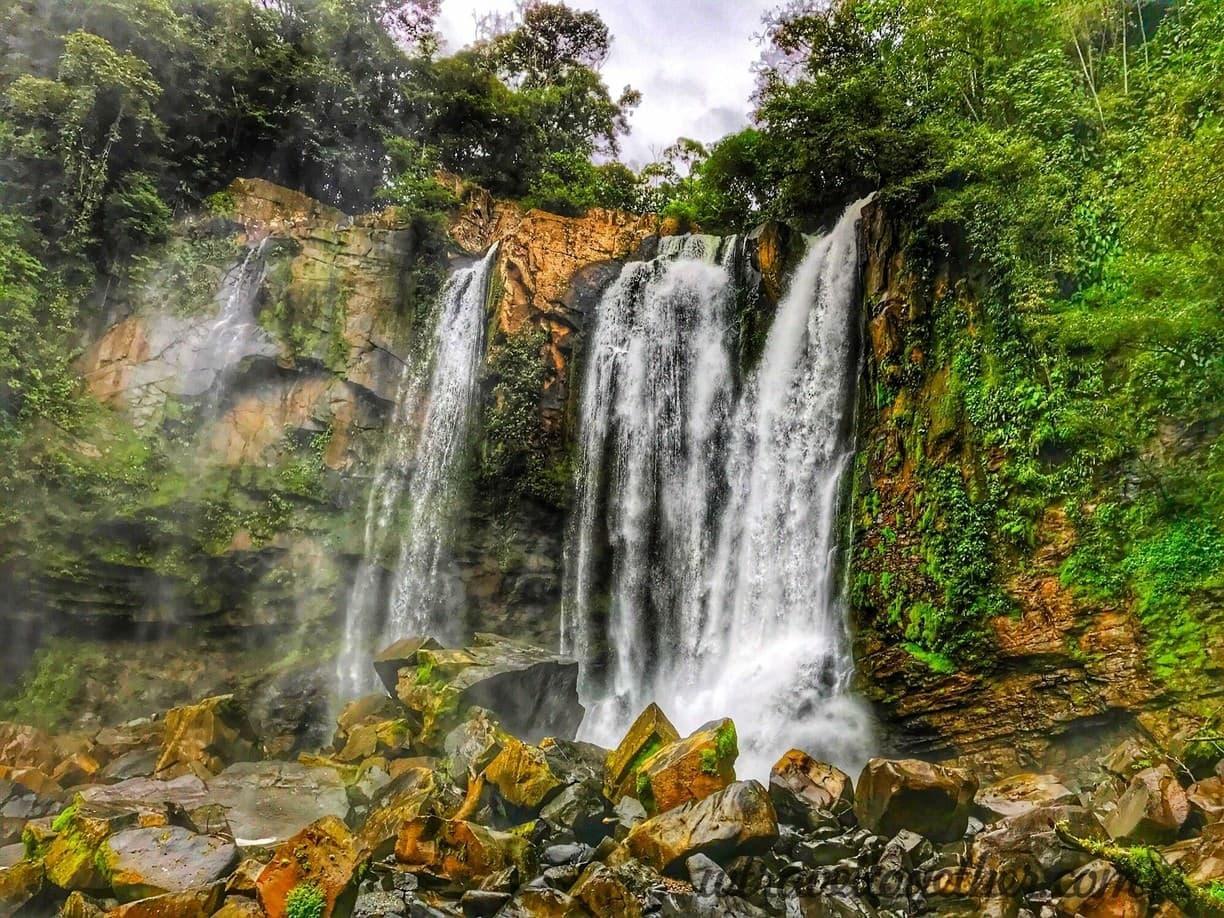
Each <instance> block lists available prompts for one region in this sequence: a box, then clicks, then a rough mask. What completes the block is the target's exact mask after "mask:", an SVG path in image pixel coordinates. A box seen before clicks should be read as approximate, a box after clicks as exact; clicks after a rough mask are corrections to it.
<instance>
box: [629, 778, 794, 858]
mask: <svg viewBox="0 0 1224 918" xmlns="http://www.w3.org/2000/svg"><path fill="white" fill-rule="evenodd" d="M777 839H778V818H777V815H776V814H775V813H774V808H773V804H772V803H771V802H770V799H769V792H768V791H766V790H765V788H764V787H763V786H762V785H761V784H760V783H758V782H756V781H740V782H737V783H735V784H732V785H731V786H730V787H727V788H725V789H724V790H721V791H719V792H717V793H715V794H711V795H710V796H709V797H706V798H704V799H702V800H696V801H693V802H692V803H686V804H684V805H682V806H679V807H676V808H675V809H673V810H668V811H667V812H666V813H660V814H659V815H658V816H655V817H653V818H652V819H647V820H646V821H644V822H641V823H638V824H637V825H636V826H634V827H633V829H631V830H630V832H629V834H628V835H627V836H626V837H625V840H624V842H623V844H622V847H621V856H622V857H623V856H625V855H627V856H629V857H633V858H637V859H638V860H640V861H642V862H643V863H644V864H647V865H649V866H650V867H653V868H654V869H655V870H658V871H659V872H661V873H670V874H672V875H674V876H683V875H684V872H685V862H686V861H687V860H688V858H690V857H692V856H693V855H694V854H704V855H706V856H707V857H709V858H711V859H712V860H714V861H716V862H721V861H724V860H726V859H728V858H732V857H735V856H736V855H739V854H753V853H756V852H759V851H764V850H766V849H768V848H769V847H770V846H771V845H772V844H773V843H774V842H775V841H777Z"/></svg>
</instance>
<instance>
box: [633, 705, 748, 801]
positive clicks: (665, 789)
mask: <svg viewBox="0 0 1224 918" xmlns="http://www.w3.org/2000/svg"><path fill="white" fill-rule="evenodd" d="M738 756H739V745H738V738H737V737H736V734H735V724H733V723H732V722H731V721H730V720H728V719H723V720H716V721H711V722H710V723H708V724H705V725H704V726H702V727H700V728H699V729H697V730H695V731H693V733H691V734H690V735H689V736H687V737H685V738H684V739H682V740H676V741H675V742H672V743H668V744H667V745H665V746H663V748H661V749H659V750H658V751H657V752H655V753H654V754H653V755H651V756H649V757H648V758H647V759H646V760H645V761H643V762H642V764H641V765H640V766H639V768H638V769H637V773H636V775H635V777H634V791H633V794H634V796H636V797H637V798H638V799H639V800H641V802H642V805H643V806H644V807H646V811H647V812H648V813H650V814H652V815H653V814H655V813H665V812H667V811H668V810H671V809H675V808H676V807H678V806H680V805H681V804H685V803H689V802H691V801H693V800H701V799H703V798H705V797H708V796H710V794H713V793H716V792H718V791H720V790H722V789H723V788H725V787H727V786H729V785H731V784H733V783H734V782H735V760H736V758H737V757H738Z"/></svg>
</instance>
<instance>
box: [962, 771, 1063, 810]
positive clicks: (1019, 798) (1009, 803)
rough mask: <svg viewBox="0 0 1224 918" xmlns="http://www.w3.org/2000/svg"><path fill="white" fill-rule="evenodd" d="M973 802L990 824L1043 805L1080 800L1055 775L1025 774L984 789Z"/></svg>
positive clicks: (1059, 804) (1058, 804)
mask: <svg viewBox="0 0 1224 918" xmlns="http://www.w3.org/2000/svg"><path fill="white" fill-rule="evenodd" d="M973 802H974V803H975V804H976V805H977V807H978V809H979V810H980V811H982V812H983V813H984V814H985V815H986V817H987V818H988V820H989V821H991V822H993V821H994V820H996V819H1006V818H1007V817H1009V816H1019V815H1021V814H1022V813H1027V812H1029V811H1030V810H1035V809H1037V808H1038V807H1042V806H1063V805H1068V806H1070V805H1074V804H1077V803H1079V797H1078V796H1076V794H1075V792H1074V791H1072V790H1071V789H1070V788H1068V787H1067V786H1066V785H1064V784H1063V783H1062V782H1061V781H1059V780H1058V778H1056V777H1055V776H1054V775H1037V774H1028V773H1025V774H1018V775H1013V776H1011V777H1010V778H1006V779H1004V780H1002V781H998V782H996V783H994V784H990V785H988V786H986V787H983V788H982V789H981V790H979V791H978V793H977V796H976V797H974V799H973Z"/></svg>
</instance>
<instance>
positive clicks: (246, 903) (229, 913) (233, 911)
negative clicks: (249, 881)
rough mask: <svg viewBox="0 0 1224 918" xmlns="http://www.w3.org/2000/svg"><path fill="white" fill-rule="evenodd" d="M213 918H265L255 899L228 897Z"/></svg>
mask: <svg viewBox="0 0 1224 918" xmlns="http://www.w3.org/2000/svg"><path fill="white" fill-rule="evenodd" d="M212 918H264V910H263V909H262V908H260V907H259V903H258V902H256V901H255V900H254V899H248V898H246V897H245V896H228V897H227V898H226V900H225V902H224V903H222V905H221V907H220V908H219V909H217V910H216V911H215V912H213V915H212Z"/></svg>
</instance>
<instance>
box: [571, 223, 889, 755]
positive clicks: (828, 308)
mask: <svg viewBox="0 0 1224 918" xmlns="http://www.w3.org/2000/svg"><path fill="white" fill-rule="evenodd" d="M861 207H862V203H861V202H860V204H857V205H854V206H852V207H851V208H850V209H849V210H848V211H847V212H846V213H845V215H844V216H843V217H842V218H841V220H840V221H839V222H838V224H837V226H836V227H835V228H834V229H833V231H832V232H830V233H829V234H828V235H826V236H823V237H820V238H819V239H816V240H814V241H813V242H812V243H811V245H810V247H809V250H808V252H807V254H806V256H805V258H804V259H803V262H802V264H801V265H800V266H799V268H798V270H797V271H796V273H795V276H794V277H793V278H792V280H791V284H790V290H789V292H788V293H787V295H786V296H785V298H784V299H783V301H782V302H781V303H780V304H779V306H778V310H777V314H776V316H775V318H774V322H773V325H772V328H771V329H770V332H769V336H768V339H767V341H766V344H765V349H764V353H763V355H762V356H761V358H760V362H759V364H758V365H757V367H756V369H755V371H754V372H753V373H752V374H751V375H750V376H749V378H748V379H747V380H745V381H744V382H743V384H742V385H741V386H740V387H738V389H737V387H736V384H735V379H734V373H733V369H732V367H733V363H732V359H731V352H730V347H729V343H730V337H731V332H732V329H731V328H730V325H729V323H730V320H731V314H730V311H731V305H732V296H733V285H732V279H731V276H730V274H729V273H728V271H727V269H726V268H725V267H724V266H723V264H721V263H720V260H719V258H718V257H717V254H718V253H719V252H722V253H723V255H724V257H723V261H726V258H727V257H728V253H731V252H734V250H735V241H734V240H728V241H726V242H723V243H720V242H719V240H717V239H714V238H713V237H687V238H685V239H682V240H664V243H665V245H664V246H662V247H661V250H660V254H659V257H658V258H657V259H656V260H654V261H652V262H648V263H636V264H630V265H627V266H626V267H625V269H624V271H623V272H622V274H621V276H620V278H619V279H618V280H617V281H616V282H615V283H614V284H613V286H612V287H611V288H609V290H608V291H607V293H606V294H605V295H604V298H603V301H602V303H601V305H600V310H599V324H598V327H597V329H596V331H595V335H594V338H593V340H592V342H591V345H590V350H589V352H588V353H589V358H588V360H587V370H586V372H587V376H586V380H585V386H584V391H583V402H582V417H581V425H582V427H581V437H580V461H579V470H578V486H577V488H578V493H577V504H576V511H575V512H576V516H575V519H574V521H573V527H572V531H571V535H570V539H569V544H568V550H567V579H566V590H565V599H564V606H563V631H564V634H565V638H564V642H565V649H566V650H567V651H569V652H571V653H573V654H575V655H576V656H577V657H578V658H579V659H580V660H582V661H583V662H584V678H583V694H584V696H585V697H584V702H585V703H586V704H587V706H588V715H587V719H586V721H585V722H584V724H583V735H584V737H585V738H587V739H590V740H593V741H595V742H599V743H602V744H604V745H614V744H615V743H616V742H617V741H618V740H619V738H620V737H621V735H623V732H624V730H625V728H626V727H627V726H628V724H629V723H630V722H631V721H632V719H633V717H635V716H636V715H637V713H638V712H639V711H640V710H641V709H642V708H643V707H644V706H645V705H646V704H648V703H649V702H650V701H657V702H659V704H660V705H661V706H662V707H663V709H664V710H665V712H666V713H667V714H668V715H669V717H671V718H672V719H673V721H674V722H675V723H676V726H677V727H678V728H680V729H681V730H682V731H685V730H689V729H692V728H695V727H696V726H698V725H700V724H701V723H703V722H705V721H707V720H710V719H713V718H715V717H722V716H731V717H733V718H734V720H735V722H736V725H737V728H738V730H739V734H740V750H741V757H740V767H739V771H740V773H741V774H745V775H753V776H758V777H760V776H763V775H764V774H765V773H767V772H768V769H769V766H770V765H771V764H772V763H773V761H775V760H776V759H777V757H778V756H780V755H781V754H782V753H783V752H785V751H786V750H787V749H788V748H790V747H791V746H798V747H799V748H803V749H805V750H806V751H808V752H810V753H811V754H813V755H815V756H817V757H818V758H822V759H824V760H825V761H832V762H835V763H838V764H841V765H842V766H843V767H847V768H853V767H857V766H858V765H861V764H862V761H863V760H864V758H865V756H866V753H867V750H868V749H869V748H870V738H871V737H870V733H871V730H870V720H869V717H868V716H867V713H866V710H865V708H864V707H863V706H861V705H860V704H859V703H858V702H857V701H856V700H855V699H854V698H853V696H852V695H851V694H850V693H849V684H848V683H849V679H850V676H851V674H852V670H853V661H852V658H851V652H850V641H849V634H848V631H847V626H846V620H845V610H844V605H843V592H844V591H843V589H842V585H841V583H840V582H838V579H837V572H838V570H839V564H838V558H837V549H838V544H839V541H840V539H839V533H838V532H837V521H838V517H839V513H838V511H839V507H840V496H841V492H842V483H843V480H844V475H845V472H846V470H847V468H848V467H849V464H850V462H851V459H852V443H851V438H850V427H851V420H852V418H851V415H852V412H853V402H854V387H853V378H854V370H855V366H854V362H855V357H856V355H855V353H854V348H853V346H852V342H853V338H854V327H853V323H854V321H855V319H854V308H853V307H854V295H855V285H856V277H857V244H856V225H857V221H858V216H859V213H860V211H861Z"/></svg>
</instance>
